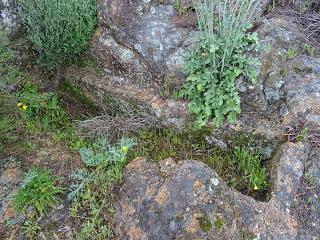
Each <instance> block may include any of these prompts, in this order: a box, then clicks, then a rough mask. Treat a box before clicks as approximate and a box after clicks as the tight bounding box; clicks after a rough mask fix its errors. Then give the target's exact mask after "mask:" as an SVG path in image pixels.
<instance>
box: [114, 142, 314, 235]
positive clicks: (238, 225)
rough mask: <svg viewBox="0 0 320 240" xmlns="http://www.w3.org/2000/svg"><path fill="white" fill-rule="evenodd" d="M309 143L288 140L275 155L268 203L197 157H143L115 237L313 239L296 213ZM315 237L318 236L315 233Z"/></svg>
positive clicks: (119, 209)
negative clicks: (233, 186)
mask: <svg viewBox="0 0 320 240" xmlns="http://www.w3.org/2000/svg"><path fill="white" fill-rule="evenodd" d="M308 153H309V146H308V145H303V144H292V143H287V144H284V145H283V146H282V147H281V148H280V149H279V151H278V153H277V154H276V156H275V157H274V161H275V162H276V163H277V164H275V165H274V166H275V168H274V170H273V174H272V181H273V187H272V192H271V198H270V200H269V201H268V202H259V201H256V200H254V199H252V198H250V197H248V196H245V195H242V194H241V193H239V192H237V191H235V190H233V189H231V188H229V187H228V186H227V185H226V184H225V182H224V181H223V180H222V179H221V178H220V177H219V176H218V175H217V174H216V173H215V172H214V170H212V169H210V168H209V167H207V166H206V165H205V164H203V163H201V162H198V161H181V162H179V163H175V162H174V161H173V160H172V159H167V160H164V161H161V162H159V163H158V164H157V163H151V162H148V161H147V160H146V159H143V158H138V159H136V160H134V161H133V162H131V163H130V164H129V165H128V166H127V167H126V170H125V176H124V183H123V185H122V187H121V188H120V191H119V192H120V194H119V196H118V199H119V202H118V203H116V206H115V208H116V214H115V218H114V230H115V237H116V239H130V240H135V239H137V240H143V239H157V240H161V239H164V240H168V239H235V240H236V239H313V236H312V235H311V234H310V232H308V231H305V229H302V228H301V226H300V225H299V222H298V221H297V219H296V218H295V214H294V213H292V211H291V206H292V204H293V203H294V199H295V194H296V193H297V186H298V185H299V181H300V178H301V176H302V174H303V171H304V163H305V161H306V160H307V158H308ZM315 236H316V235H314V237H315Z"/></svg>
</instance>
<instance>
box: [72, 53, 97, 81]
mask: <svg viewBox="0 0 320 240" xmlns="http://www.w3.org/2000/svg"><path fill="white" fill-rule="evenodd" d="M76 65H77V67H79V68H84V69H88V70H93V71H94V72H95V73H96V74H97V75H98V76H101V75H102V73H103V67H102V65H101V63H100V62H99V61H98V60H97V59H96V58H95V57H93V56H92V55H91V54H90V53H85V54H83V55H82V56H81V57H80V58H79V60H78V61H77V63H76Z"/></svg>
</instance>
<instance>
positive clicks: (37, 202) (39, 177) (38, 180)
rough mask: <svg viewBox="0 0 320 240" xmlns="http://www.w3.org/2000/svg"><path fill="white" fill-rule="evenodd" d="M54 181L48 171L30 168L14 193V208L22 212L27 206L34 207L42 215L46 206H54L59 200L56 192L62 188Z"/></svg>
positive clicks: (59, 191)
mask: <svg viewBox="0 0 320 240" xmlns="http://www.w3.org/2000/svg"><path fill="white" fill-rule="evenodd" d="M56 181H57V179H56V178H55V177H54V176H53V175H52V174H51V173H50V172H49V171H46V170H40V169H37V168H32V169H30V170H29V172H28V173H27V175H26V177H25V179H24V181H23V184H22V186H21V188H20V190H19V191H18V192H17V193H16V194H15V195H14V198H13V202H14V207H15V209H16V210H17V211H19V212H23V211H26V210H27V209H28V207H34V208H35V210H36V211H37V212H38V213H39V214H40V216H43V215H44V213H45V211H46V209H47V208H48V207H54V206H55V205H57V204H58V202H59V200H58V197H57V194H59V193H61V192H62V188H61V187H58V186H56V185H55V183H56Z"/></svg>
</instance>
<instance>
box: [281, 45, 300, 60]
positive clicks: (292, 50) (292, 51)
mask: <svg viewBox="0 0 320 240" xmlns="http://www.w3.org/2000/svg"><path fill="white" fill-rule="evenodd" d="M298 54H299V53H298V48H297V46H291V47H289V49H288V50H287V52H286V54H284V56H283V60H284V61H288V60H291V59H294V58H295V57H297V56H298Z"/></svg>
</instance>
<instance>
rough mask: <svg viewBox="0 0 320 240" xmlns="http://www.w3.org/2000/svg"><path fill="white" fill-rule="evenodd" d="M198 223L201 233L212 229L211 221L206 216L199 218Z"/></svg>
mask: <svg viewBox="0 0 320 240" xmlns="http://www.w3.org/2000/svg"><path fill="white" fill-rule="evenodd" d="M198 221H199V225H200V228H201V230H202V231H204V232H206V233H207V232H209V231H210V229H211V228H212V224H211V221H210V219H209V218H208V217H207V216H203V217H199V218H198Z"/></svg>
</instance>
